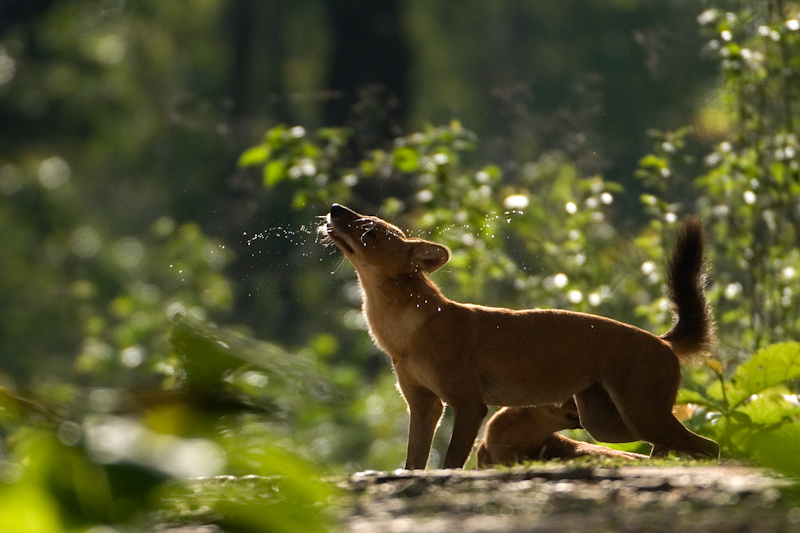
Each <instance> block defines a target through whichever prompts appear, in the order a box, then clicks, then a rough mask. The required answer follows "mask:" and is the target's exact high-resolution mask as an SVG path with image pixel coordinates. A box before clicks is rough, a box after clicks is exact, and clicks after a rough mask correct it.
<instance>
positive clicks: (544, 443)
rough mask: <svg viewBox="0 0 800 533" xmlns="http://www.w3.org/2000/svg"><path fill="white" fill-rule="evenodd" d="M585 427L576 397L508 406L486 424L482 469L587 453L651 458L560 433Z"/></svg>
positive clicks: (479, 466) (479, 462)
mask: <svg viewBox="0 0 800 533" xmlns="http://www.w3.org/2000/svg"><path fill="white" fill-rule="evenodd" d="M580 427H581V423H580V418H579V415H578V407H577V406H576V405H575V402H574V401H573V400H569V401H568V402H566V403H564V404H562V405H537V406H533V407H504V408H503V409H500V410H499V411H498V412H497V413H495V415H494V416H493V417H492V418H490V419H489V421H488V422H487V423H486V432H485V436H484V438H483V441H482V442H481V443H480V446H478V452H477V456H478V468H491V467H493V466H497V465H505V466H511V465H513V464H517V463H520V462H523V461H533V460H550V459H575V458H576V457H583V456H586V455H594V456H600V457H616V458H620V459H647V458H648V456H646V455H642V454H638V453H629V452H621V451H619V450H613V449H611V448H607V447H606V446H598V445H596V444H590V443H588V442H581V441H577V440H573V439H570V438H568V437H565V436H563V435H559V434H558V433H556V431H560V430H562V429H579V428H580Z"/></svg>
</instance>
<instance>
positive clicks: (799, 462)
mask: <svg viewBox="0 0 800 533" xmlns="http://www.w3.org/2000/svg"><path fill="white" fill-rule="evenodd" d="M754 441H755V442H754V444H755V450H754V454H753V455H754V456H755V458H756V460H758V461H759V462H760V463H762V464H763V465H765V466H768V467H770V468H774V469H775V470H778V471H780V472H783V473H784V474H789V475H791V476H800V423H797V422H794V423H789V424H784V425H783V426H781V427H780V428H778V429H776V430H775V431H771V432H769V433H767V434H762V435H757V436H756V437H755V439H754Z"/></svg>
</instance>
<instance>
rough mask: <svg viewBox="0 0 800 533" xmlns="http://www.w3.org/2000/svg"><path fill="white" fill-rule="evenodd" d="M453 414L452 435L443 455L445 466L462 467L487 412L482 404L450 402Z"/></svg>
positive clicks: (487, 409)
mask: <svg viewBox="0 0 800 533" xmlns="http://www.w3.org/2000/svg"><path fill="white" fill-rule="evenodd" d="M450 407H452V408H453V414H454V415H455V417H454V420H453V436H452V438H451V439H450V446H448V448H447V454H445V456H444V467H445V468H462V467H463V466H464V463H466V462H467V457H469V453H470V452H471V451H472V446H473V445H474V444H475V438H476V437H477V436H478V431H479V430H480V428H481V422H483V419H484V418H485V417H486V413H488V412H489V408H488V407H486V405H484V404H461V405H455V404H450Z"/></svg>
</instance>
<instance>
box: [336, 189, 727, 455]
mask: <svg viewBox="0 0 800 533" xmlns="http://www.w3.org/2000/svg"><path fill="white" fill-rule="evenodd" d="M320 231H321V232H323V233H325V234H326V235H327V237H328V238H330V240H331V241H333V242H334V243H335V244H336V246H338V247H339V249H340V250H342V252H343V253H344V254H345V256H346V257H347V258H348V259H349V260H350V262H351V263H352V264H353V266H354V267H355V269H356V272H357V274H358V279H359V282H360V284H361V290H362V292H363V311H364V315H365V316H366V318H367V321H368V323H369V328H370V333H371V335H372V338H373V339H374V341H375V343H376V344H377V345H378V346H379V347H380V348H381V349H383V350H384V351H385V352H386V353H388V354H389V355H390V356H391V358H392V365H393V366H394V371H395V374H396V375H397V382H398V386H399V389H400V391H401V392H402V394H403V396H404V397H405V400H406V403H407V404H408V409H409V412H410V422H409V430H408V453H407V456H406V468H408V469H418V468H425V465H426V464H427V462H428V455H429V454H430V448H431V441H432V439H433V434H434V431H435V430H436V426H437V424H438V422H439V419H440V417H441V416H442V410H443V404H442V402H446V403H447V404H449V405H450V407H451V408H452V409H453V413H454V422H453V434H452V437H451V439H450V445H449V447H448V448H447V453H446V454H445V458H444V467H445V468H460V467H463V466H464V463H465V462H466V460H467V457H468V456H469V454H470V452H471V450H472V447H473V445H474V443H475V438H476V437H477V435H478V431H479V429H480V426H481V423H482V422H483V419H484V417H485V416H486V414H487V412H488V407H487V405H502V406H520V407H522V406H530V405H541V404H556V405H560V404H563V403H564V402H566V401H568V400H569V399H570V398H571V397H573V396H574V399H575V403H576V404H577V407H578V413H579V416H580V422H581V425H582V426H583V427H584V429H586V430H587V431H588V432H589V434H591V435H592V436H593V437H594V438H595V439H597V440H599V441H603V442H629V441H637V440H641V441H646V442H649V443H651V444H653V445H655V446H659V447H662V448H666V449H669V450H674V451H678V452H683V453H686V454H689V455H691V456H692V457H699V456H705V457H712V458H716V457H718V456H719V445H718V444H717V443H716V442H714V441H712V440H709V439H706V438H703V437H701V436H699V435H696V434H695V433H692V432H691V431H689V430H688V429H686V428H685V427H684V426H683V425H682V424H681V423H680V422H679V421H678V420H677V419H676V418H675V417H674V416H673V414H672V407H673V404H674V402H675V396H676V394H677V390H678V387H679V385H680V380H681V371H680V363H681V361H689V360H693V359H697V358H699V357H701V356H703V355H705V354H707V353H708V352H709V351H710V349H711V347H712V345H713V340H714V335H713V327H712V326H713V324H712V318H711V312H710V309H709V306H708V303H707V301H706V298H705V294H704V283H705V268H706V266H705V265H706V263H705V252H704V233H703V227H702V224H701V223H700V221H699V220H698V219H696V218H688V219H687V220H686V221H685V222H684V224H683V225H682V226H681V228H680V230H679V231H678V237H677V242H676V245H675V249H674V251H673V254H672V257H671V259H670V262H669V269H668V294H667V295H668V297H669V299H670V301H671V302H672V304H673V306H674V308H675V314H676V315H677V317H678V321H677V323H676V324H675V326H674V327H673V328H672V329H671V330H670V331H669V332H667V333H666V334H664V335H662V336H661V337H658V336H656V335H653V334H651V333H648V332H647V331H644V330H642V329H639V328H636V327H634V326H630V325H628V324H624V323H622V322H618V321H616V320H612V319H609V318H604V317H600V316H594V315H588V314H584V313H576V312H570V311H562V310H555V309H551V310H541V309H533V310H524V311H513V310H510V309H502V308H493V307H484V306H480V305H473V304H462V303H457V302H454V301H452V300H449V299H447V298H446V297H445V296H444V295H442V293H441V292H440V291H439V289H438V288H437V287H436V285H434V283H433V282H432V281H431V280H430V279H429V278H428V276H427V274H429V273H431V272H434V271H436V270H438V269H439V268H441V267H442V266H443V265H444V264H445V263H447V261H448V260H449V259H450V250H449V249H448V248H447V247H445V246H442V245H439V244H435V243H433V242H428V241H424V240H421V239H411V238H408V237H406V235H405V234H404V233H403V232H402V231H401V230H400V229H399V228H397V227H396V226H393V225H391V224H389V223H388V222H385V221H383V220H381V219H379V218H376V217H370V216H364V215H360V214H358V213H356V212H354V211H352V210H350V209H348V208H346V207H344V206H341V205H337V204H334V205H333V206H332V207H331V210H330V213H329V214H328V216H327V223H326V224H324V225H323V226H322V227H321V228H320Z"/></svg>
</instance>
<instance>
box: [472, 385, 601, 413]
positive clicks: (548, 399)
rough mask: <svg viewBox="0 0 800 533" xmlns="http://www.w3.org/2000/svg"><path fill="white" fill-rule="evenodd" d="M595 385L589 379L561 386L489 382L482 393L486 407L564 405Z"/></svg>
mask: <svg viewBox="0 0 800 533" xmlns="http://www.w3.org/2000/svg"><path fill="white" fill-rule="evenodd" d="M593 383H594V381H593V380H591V379H588V378H584V379H580V380H575V381H571V382H567V383H565V382H562V383H560V384H545V383H535V382H534V383H521V382H515V381H506V382H502V383H499V382H492V381H488V382H484V383H483V384H482V387H481V389H482V390H481V392H482V394H483V401H484V402H485V403H486V405H500V406H509V407H526V406H529V405H542V404H562V403H564V402H565V401H567V400H568V399H570V398H571V397H572V395H573V394H577V393H578V392H580V391H582V390H584V389H586V388H587V387H589V386H590V385H592V384H593ZM554 385H555V386H554Z"/></svg>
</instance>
